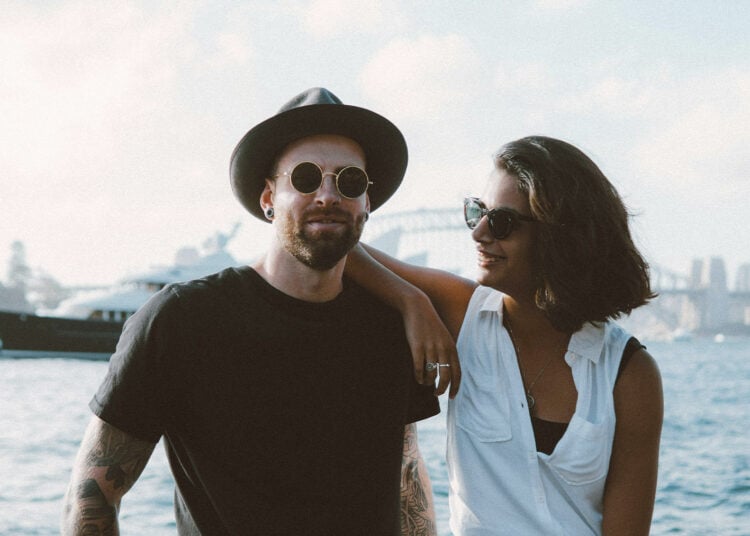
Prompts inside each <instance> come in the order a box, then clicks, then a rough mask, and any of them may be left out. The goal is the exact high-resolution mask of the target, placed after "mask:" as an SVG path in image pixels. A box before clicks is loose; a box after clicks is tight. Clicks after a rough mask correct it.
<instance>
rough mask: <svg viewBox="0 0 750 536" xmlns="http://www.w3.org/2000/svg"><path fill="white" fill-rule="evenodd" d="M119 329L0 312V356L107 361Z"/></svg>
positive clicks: (103, 323)
mask: <svg viewBox="0 0 750 536" xmlns="http://www.w3.org/2000/svg"><path fill="white" fill-rule="evenodd" d="M122 326H123V323H122V322H109V321H104V320H81V319H76V318H57V317H51V316H37V315H34V314H28V313H17V312H8V311H0V341H1V342H0V357H11V358H29V357H66V358H74V359H95V360H107V359H109V357H110V356H111V355H112V353H113V352H114V351H115V347H116V346H117V340H118V339H119V338H120V333H121V332H122Z"/></svg>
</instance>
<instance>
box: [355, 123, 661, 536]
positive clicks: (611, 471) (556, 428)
mask: <svg viewBox="0 0 750 536" xmlns="http://www.w3.org/2000/svg"><path fill="white" fill-rule="evenodd" d="M494 160H495V162H494V163H495V167H494V170H493V171H492V173H491V175H490V177H489V180H488V182H487V186H486V189H485V191H484V194H483V195H482V197H481V198H478V199H477V198H469V199H467V200H466V201H465V202H464V213H465V217H466V222H467V224H468V226H469V227H470V228H471V229H472V230H473V231H472V238H473V239H474V241H475V242H476V246H477V252H478V253H477V266H478V275H477V283H478V285H477V284H475V283H473V282H471V281H468V280H466V279H463V278H460V277H457V276H455V275H452V274H448V273H445V272H441V271H437V270H431V269H425V268H419V267H415V266H411V265H408V264H405V263H402V262H399V261H396V260H395V259H392V258H390V257H387V256H386V255H384V254H382V253H380V252H377V251H375V250H372V249H369V248H366V249H367V251H368V252H369V253H370V254H371V255H372V257H374V258H375V259H377V261H379V262H380V263H382V265H385V267H387V268H389V269H390V270H391V271H392V272H390V271H388V270H384V269H383V267H382V265H381V264H378V263H376V262H375V261H374V260H373V258H372V257H371V256H370V255H368V253H367V252H366V251H365V250H364V249H362V248H358V250H357V251H356V252H355V253H354V254H353V255H351V259H350V261H349V264H348V265H347V270H348V272H349V273H350V274H351V275H352V277H354V278H355V279H357V280H359V281H360V282H361V283H363V284H366V285H368V286H369V287H370V288H371V289H372V290H373V291H374V292H376V293H378V294H379V295H381V296H382V297H383V298H385V299H386V300H388V301H390V302H391V303H392V304H394V305H396V306H398V307H399V308H400V309H401V311H402V312H403V314H404V316H405V321H406V324H407V326H408V327H410V333H411V334H410V337H411V340H412V341H415V340H419V341H420V343H419V344H415V343H413V344H412V347H413V348H415V347H417V346H419V347H420V348H421V349H420V350H419V351H420V352H421V355H420V356H419V358H418V359H416V361H418V365H421V364H422V363H421V362H422V359H424V360H425V365H424V368H425V369H426V370H434V369H436V368H438V366H437V365H433V364H432V363H438V362H439V364H440V365H445V364H448V365H451V364H453V365H454V366H453V367H452V369H455V368H456V367H455V363H453V362H452V352H451V348H450V341H446V338H441V332H440V329H442V327H439V330H438V332H437V335H433V334H432V333H430V329H431V328H429V327H427V326H428V325H429V322H430V320H429V319H430V318H431V317H430V314H432V312H431V311H430V310H426V309H425V305H424V304H425V300H420V299H414V292H415V291H414V288H413V287H412V286H411V285H414V286H416V287H418V288H419V289H421V291H423V292H424V293H426V294H427V296H429V298H430V299H431V300H432V303H433V304H434V306H435V308H436V309H437V311H438V313H439V314H440V316H441V318H442V319H443V321H444V323H445V327H447V330H448V332H449V333H450V335H451V336H453V337H454V338H455V339H456V348H457V351H458V355H459V357H460V363H461V371H462V380H461V389H460V391H458V393H457V394H455V390H456V383H457V375H456V376H454V377H453V382H454V385H453V389H452V397H451V400H450V401H449V407H448V417H447V432H448V450H447V460H448V475H449V481H450V498H449V501H450V507H451V521H450V526H451V530H452V531H453V533H454V535H455V536H466V535H472V536H473V535H483V536H484V535H495V534H514V535H518V534H523V535H526V534H544V535H546V534H571V535H583V534H607V535H611V534H648V532H649V526H650V523H651V516H652V512H653V505H654V496H655V490H656V477H657V463H658V454H659V438H660V434H661V424H662V413H663V400H662V389H661V379H660V374H659V371H658V368H657V366H656V363H655V362H654V360H653V358H652V357H651V356H650V355H649V354H648V352H647V351H646V349H645V348H644V347H643V346H642V345H641V344H640V343H639V342H638V341H637V340H636V339H635V338H633V337H631V336H630V335H629V334H627V333H626V332H625V331H624V330H623V329H622V328H620V327H619V326H617V325H616V324H615V323H614V322H613V319H616V318H617V317H619V316H620V315H621V314H628V313H630V311H631V310H632V309H634V308H636V307H639V306H641V305H643V304H645V303H646V302H647V301H648V300H649V299H651V298H653V297H654V295H653V294H652V292H651V290H650V286H649V276H648V265H647V264H646V262H645V261H644V260H643V258H642V257H641V255H640V254H639V252H638V251H637V249H636V247H635V246H634V244H633V242H632V239H631V236H630V232H629V229H628V214H627V211H626V208H625V207H624V205H623V203H622V200H621V199H620V197H619V195H618V194H617V191H616V190H615V188H614V187H613V186H612V184H611V183H610V182H609V181H608V180H607V178H606V177H605V176H604V175H603V173H602V172H601V171H600V170H599V168H598V167H597V166H596V165H595V164H594V163H593V162H592V161H591V160H590V159H589V158H588V157H587V156H586V155H585V154H584V153H583V152H581V151H580V150H579V149H577V148H576V147H574V146H572V145H570V144H568V143H566V142H563V141H559V140H555V139H551V138H546V137H539V136H535V137H528V138H523V139H521V140H518V141H515V142H511V143H509V144H507V145H505V146H504V147H502V148H501V149H500V151H499V152H498V153H497V154H496V155H495V159H494ZM396 274H397V276H399V277H396ZM401 278H403V279H401ZM404 280H405V281H404ZM407 282H408V283H407ZM405 296H407V297H408V299H405V298H404V297H405ZM436 339H437V342H434V341H435V340H436ZM422 341H428V342H422ZM418 368H419V367H418ZM452 369H451V368H449V367H445V366H443V367H440V368H439V369H438V370H439V372H440V375H441V390H444V389H445V383H446V382H447V380H448V379H449V374H447V373H448V372H449V371H450V370H452ZM433 378H434V376H433ZM453 395H455V396H453Z"/></svg>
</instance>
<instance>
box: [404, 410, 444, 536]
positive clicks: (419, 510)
mask: <svg viewBox="0 0 750 536" xmlns="http://www.w3.org/2000/svg"><path fill="white" fill-rule="evenodd" d="M436 533H437V531H436V527H435V509H434V507H433V501H432V486H431V484H430V479H429V476H428V474H427V470H426V468H425V465H424V462H423V460H422V456H421V454H420V452H419V445H418V443H417V430H416V425H414V424H410V425H408V426H407V427H406V430H405V433H404V455H403V459H402V462H401V534H402V536H435V534H436Z"/></svg>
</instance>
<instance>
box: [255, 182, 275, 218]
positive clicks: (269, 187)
mask: <svg viewBox="0 0 750 536" xmlns="http://www.w3.org/2000/svg"><path fill="white" fill-rule="evenodd" d="M274 186H275V184H274V182H273V181H272V180H270V179H266V185H265V187H264V188H263V191H262V192H261V193H260V199H259V200H258V202H259V203H260V208H261V210H263V214H265V215H266V218H268V219H269V220H271V219H273V187H274Z"/></svg>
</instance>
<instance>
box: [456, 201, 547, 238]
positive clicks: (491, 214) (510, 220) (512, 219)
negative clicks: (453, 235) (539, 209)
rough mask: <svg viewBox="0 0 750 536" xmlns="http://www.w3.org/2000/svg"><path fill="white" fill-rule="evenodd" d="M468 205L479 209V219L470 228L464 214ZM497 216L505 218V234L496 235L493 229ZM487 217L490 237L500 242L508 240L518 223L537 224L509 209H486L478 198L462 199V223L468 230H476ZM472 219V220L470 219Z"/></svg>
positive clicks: (533, 219) (530, 218) (531, 218)
mask: <svg viewBox="0 0 750 536" xmlns="http://www.w3.org/2000/svg"><path fill="white" fill-rule="evenodd" d="M469 203H473V204H475V205H477V206H478V207H479V210H480V212H479V218H478V219H476V223H475V224H474V226H473V227H472V225H471V223H469V218H468V216H467V214H466V210H467V208H468V206H469ZM498 215H502V216H503V217H505V219H506V221H507V229H508V230H507V232H505V233H498V232H497V231H496V229H495V223H494V221H495V217H496V216H498ZM485 216H487V223H488V224H489V226H490V231H492V236H493V237H495V239H497V240H502V239H503V238H508V237H509V236H510V235H511V233H513V231H515V230H516V229H518V225H519V221H528V222H538V221H539V220H537V219H535V218H533V217H531V216H524V215H523V214H519V213H518V212H516V211H515V210H513V209H510V208H492V209H489V208H487V207H486V206H485V205H484V203H482V201H481V200H480V199H479V198H478V197H467V198H465V199H464V221H465V222H466V226H467V227H468V228H469V229H472V230H473V229H476V228H477V226H478V225H479V222H481V221H482V218H484V217H485ZM472 219H474V218H472Z"/></svg>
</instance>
